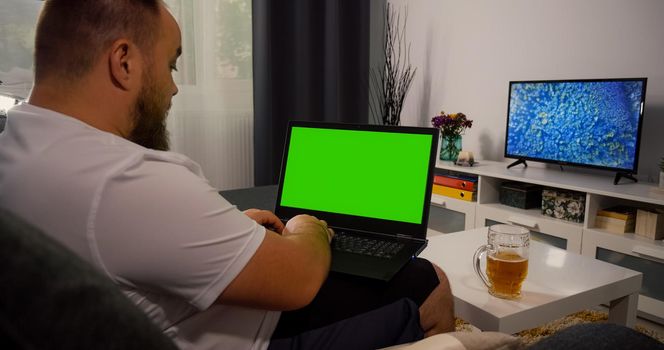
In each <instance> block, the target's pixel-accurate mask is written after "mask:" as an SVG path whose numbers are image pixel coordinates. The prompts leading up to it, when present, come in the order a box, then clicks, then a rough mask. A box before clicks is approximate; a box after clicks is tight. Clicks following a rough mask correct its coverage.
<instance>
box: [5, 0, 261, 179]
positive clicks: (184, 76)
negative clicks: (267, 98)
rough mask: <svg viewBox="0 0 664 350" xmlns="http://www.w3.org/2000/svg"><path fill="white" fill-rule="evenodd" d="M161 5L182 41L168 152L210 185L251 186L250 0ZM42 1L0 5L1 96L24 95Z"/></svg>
mask: <svg viewBox="0 0 664 350" xmlns="http://www.w3.org/2000/svg"><path fill="white" fill-rule="evenodd" d="M166 3H167V4H168V5H169V7H170V9H171V12H172V13H173V15H174V16H175V17H176V19H177V21H178V23H179V24H180V27H181V29H182V36H183V43H182V45H183V47H182V49H183V54H182V58H181V59H180V61H179V62H178V72H176V82H177V83H178V87H179V89H180V92H179V94H178V95H177V96H176V97H175V98H174V99H173V107H172V109H171V113H170V115H169V119H168V127H169V131H170V133H171V146H172V150H173V151H176V152H180V153H183V154H186V155H187V156H189V157H190V158H192V159H193V160H195V161H196V162H198V163H199V164H201V166H202V168H203V171H204V173H205V175H206V176H207V178H208V179H209V180H210V182H211V184H212V186H214V187H216V188H219V189H233V188H241V187H250V186H253V184H254V173H253V172H254V160H253V159H254V158H253V91H252V87H253V83H252V64H251V53H252V47H251V0H200V1H191V0H166ZM42 4H43V2H42V1H38V0H1V1H0V81H2V83H1V84H0V95H6V96H10V97H14V98H19V99H21V98H25V97H27V96H28V94H29V93H30V88H31V87H32V53H33V50H34V35H35V23H36V20H37V17H38V14H39V11H40V9H41V7H42ZM3 106H4V105H3Z"/></svg>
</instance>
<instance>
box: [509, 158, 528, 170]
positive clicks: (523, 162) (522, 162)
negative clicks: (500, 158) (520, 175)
mask: <svg viewBox="0 0 664 350" xmlns="http://www.w3.org/2000/svg"><path fill="white" fill-rule="evenodd" d="M519 164H523V166H524V167H526V168H527V167H528V163H526V160H525V159H518V160H516V161H515V162H514V163H512V164H510V165H508V166H507V169H509V168H511V167H513V166H515V165H519Z"/></svg>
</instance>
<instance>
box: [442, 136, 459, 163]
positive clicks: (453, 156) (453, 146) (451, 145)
mask: <svg viewBox="0 0 664 350" xmlns="http://www.w3.org/2000/svg"><path fill="white" fill-rule="evenodd" d="M460 151H461V135H443V136H442V137H441V140H440V160H448V161H452V162H455V161H456V160H457V158H458V157H459V152H460Z"/></svg>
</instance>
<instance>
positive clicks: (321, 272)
mask: <svg viewBox="0 0 664 350" xmlns="http://www.w3.org/2000/svg"><path fill="white" fill-rule="evenodd" d="M250 216H251V215H250ZM274 218H275V219H276V217H274ZM259 223H261V224H264V225H265V226H268V225H267V223H266V222H260V221H259ZM332 235H333V232H332V231H331V230H330V229H328V228H327V224H326V223H325V222H324V221H320V220H318V219H316V218H314V217H312V216H308V215H299V216H296V217H295V218H293V219H291V220H290V221H289V222H288V223H287V224H286V227H285V228H284V229H283V231H282V232H281V235H280V234H278V233H276V232H274V231H270V230H267V232H266V234H265V239H264V240H263V242H262V243H261V245H260V247H259V248H258V250H257V251H256V253H255V254H254V256H253V257H252V258H251V259H250V260H249V262H248V263H247V265H246V266H245V267H244V269H242V271H241V272H240V274H239V275H238V276H237V277H236V278H235V279H234V280H233V282H231V284H230V285H229V286H228V287H227V288H226V289H225V290H224V292H223V293H222V294H221V295H220V296H219V298H218V299H217V303H222V304H235V305H243V306H248V307H254V308H261V309H268V310H293V309H298V308H301V307H304V306H305V305H307V304H309V303H310V302H311V300H313V298H314V297H315V296H316V293H318V290H319V289H320V287H321V285H322V284H323V282H324V281H325V278H326V277H327V273H328V271H329V269H330V260H331V254H330V245H329V242H330V240H331V237H332Z"/></svg>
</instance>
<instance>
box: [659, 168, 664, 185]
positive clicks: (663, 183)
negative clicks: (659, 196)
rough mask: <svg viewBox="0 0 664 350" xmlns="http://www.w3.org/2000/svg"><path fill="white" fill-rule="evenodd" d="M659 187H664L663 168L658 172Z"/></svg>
mask: <svg viewBox="0 0 664 350" xmlns="http://www.w3.org/2000/svg"><path fill="white" fill-rule="evenodd" d="M659 188H664V170H662V171H660V172H659Z"/></svg>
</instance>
